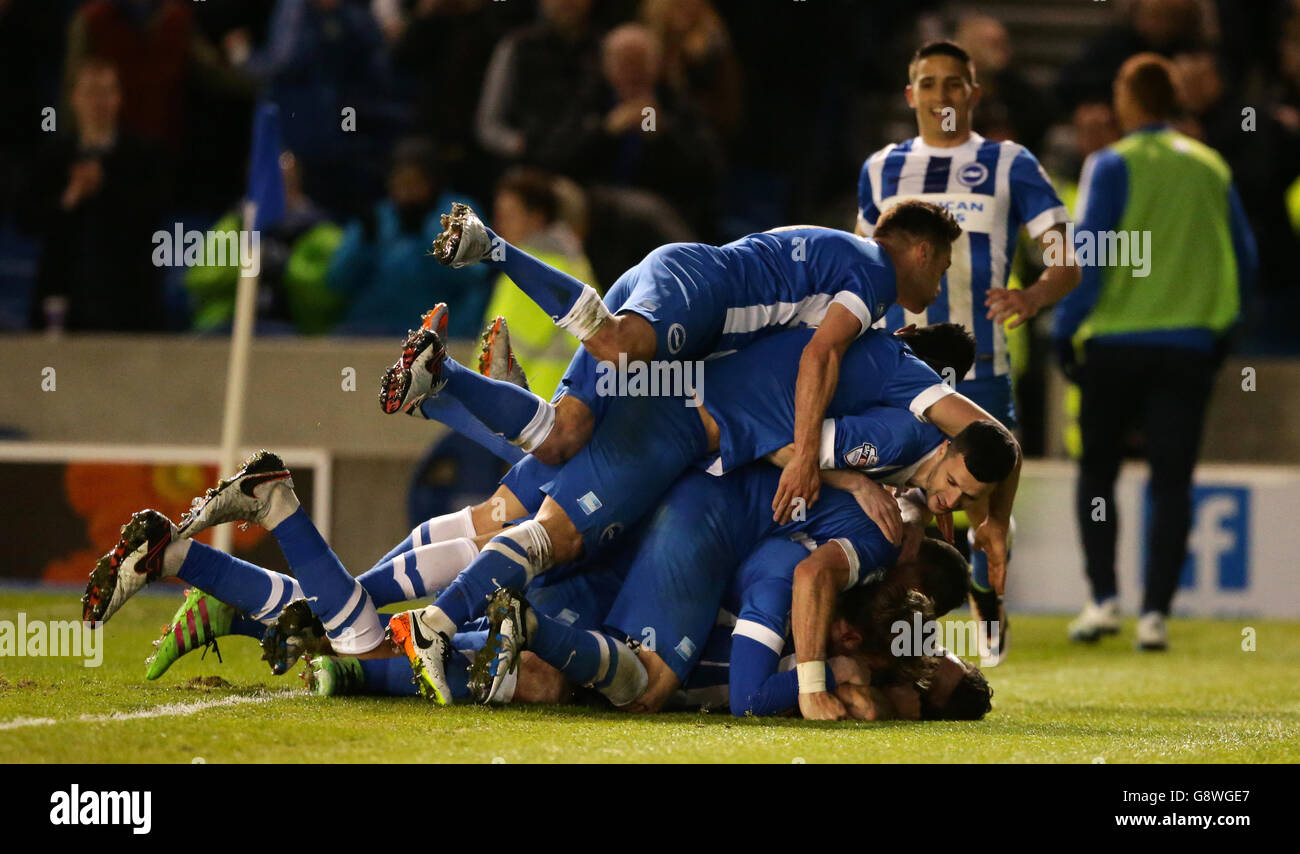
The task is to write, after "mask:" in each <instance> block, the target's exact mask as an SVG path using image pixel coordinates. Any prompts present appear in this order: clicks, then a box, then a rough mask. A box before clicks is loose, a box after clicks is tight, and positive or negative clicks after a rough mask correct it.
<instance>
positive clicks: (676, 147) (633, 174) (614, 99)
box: [537, 24, 722, 233]
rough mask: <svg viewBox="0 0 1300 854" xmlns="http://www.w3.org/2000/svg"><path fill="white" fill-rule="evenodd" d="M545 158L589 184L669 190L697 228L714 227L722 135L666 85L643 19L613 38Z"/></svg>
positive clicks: (544, 147) (542, 150)
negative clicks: (643, 24) (713, 201)
mask: <svg viewBox="0 0 1300 854" xmlns="http://www.w3.org/2000/svg"><path fill="white" fill-rule="evenodd" d="M537 154H538V160H539V161H540V162H541V163H543V164H544V165H546V166H547V167H549V168H551V169H553V170H554V171H556V172H559V173H561V174H565V175H569V176H571V177H573V178H575V179H577V180H579V181H583V182H586V183H588V184H608V185H615V186H620V187H641V188H644V189H647V190H651V191H653V192H656V193H659V194H661V195H663V196H664V197H665V198H666V199H668V201H670V202H672V203H673V204H674V205H675V206H676V207H677V208H678V209H679V210H681V211H682V212H683V214H684V215H685V216H687V217H688V218H689V219H691V220H692V221H693V223H694V224H695V225H696V227H697V228H700V229H702V230H704V231H705V232H706V233H707V232H708V231H709V227H710V226H711V225H712V218H711V217H712V213H713V207H712V204H711V201H712V199H713V198H714V194H715V192H716V190H717V187H718V182H719V178H720V174H721V170H722V163H721V152H720V150H719V147H718V143H717V137H716V136H715V135H714V133H713V131H712V129H711V128H709V126H708V124H707V123H706V122H705V121H704V120H703V119H702V118H701V117H700V116H699V114H698V113H696V112H695V110H694V109H693V108H692V107H691V105H690V104H689V103H688V102H687V101H685V100H684V99H682V98H681V97H680V96H679V95H677V94H676V93H675V92H673V90H672V89H671V88H669V87H668V86H665V85H663V82H662V76H661V63H660V54H659V44H658V42H657V41H656V40H655V37H654V35H653V34H652V33H651V32H650V30H649V29H647V28H646V27H644V26H642V25H641V24H624V25H622V26H620V27H617V28H615V29H614V30H612V31H610V33H609V34H608V35H607V36H605V39H604V42H603V45H602V50H601V74H600V76H599V78H597V79H595V80H593V81H592V84H591V85H589V86H588V87H587V89H586V90H585V91H584V93H583V94H582V95H581V96H580V97H579V98H578V100H577V103H576V104H575V105H574V108H573V109H572V110H570V111H569V114H568V115H567V116H566V117H565V118H564V119H563V120H562V121H560V122H559V123H558V124H557V125H556V126H555V128H554V129H553V130H552V131H551V133H550V134H549V135H548V136H547V138H546V140H545V142H543V143H542V144H541V146H539V148H538V152H537Z"/></svg>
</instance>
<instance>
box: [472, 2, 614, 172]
mask: <svg viewBox="0 0 1300 854" xmlns="http://www.w3.org/2000/svg"><path fill="white" fill-rule="evenodd" d="M590 14H591V0H541V20H540V21H538V22H537V23H536V24H533V25H531V26H528V27H525V28H523V29H520V30H516V31H515V32H513V33H510V34H509V35H507V36H506V37H505V38H504V39H502V40H501V42H500V43H499V44H498V45H497V47H496V50H495V51H494V52H493V54H492V61H491V63H489V65H488V69H487V73H486V75H485V77H484V82H483V94H482V96H481V98H480V99H479V105H478V116H477V121H476V125H477V130H478V139H479V144H481V145H482V146H483V148H484V149H486V150H487V151H489V152H491V153H492V154H494V155H496V156H497V157H500V158H501V159H503V160H510V161H514V160H520V159H530V160H531V159H534V158H533V157H532V153H533V148H534V147H535V146H536V145H537V141H538V139H539V138H540V137H541V136H542V135H544V134H545V133H546V132H547V131H548V130H549V129H550V128H551V126H552V125H553V124H554V123H555V120H556V117H558V116H561V115H563V114H564V112H565V110H566V109H567V108H568V106H569V104H570V102H571V101H572V100H573V93H574V92H575V91H577V90H578V89H580V88H581V87H582V83H583V81H584V80H587V79H589V78H591V77H592V76H593V75H594V74H595V72H596V40H595V38H594V37H593V35H592V32H591V24H590Z"/></svg>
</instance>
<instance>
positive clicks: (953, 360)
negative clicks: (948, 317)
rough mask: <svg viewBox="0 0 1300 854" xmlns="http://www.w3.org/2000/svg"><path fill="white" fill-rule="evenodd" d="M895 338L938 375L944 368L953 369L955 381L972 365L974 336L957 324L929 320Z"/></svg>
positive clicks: (967, 371)
mask: <svg viewBox="0 0 1300 854" xmlns="http://www.w3.org/2000/svg"><path fill="white" fill-rule="evenodd" d="M898 337H899V338H901V339H902V340H904V341H906V342H907V346H908V347H911V348H912V352H913V353H915V354H916V357H917V358H918V359H920V360H921V361H922V362H925V363H926V364H927V365H929V366H930V367H931V368H933V369H934V372H935V373H936V374H938V375H939V376H941V377H942V376H943V372H944V369H945V368H952V370H953V378H954V380H960V379H961V378H962V377H964V376H966V374H968V373H970V369H971V365H974V364H975V336H974V335H971V334H970V333H969V332H968V331H966V327H965V326H962V325H961V324H960V323H950V322H947V321H945V322H943V323H931V324H930V325H929V326H921V327H918V328H916V329H913V330H912V331H911V332H903V333H900V334H899V335H898Z"/></svg>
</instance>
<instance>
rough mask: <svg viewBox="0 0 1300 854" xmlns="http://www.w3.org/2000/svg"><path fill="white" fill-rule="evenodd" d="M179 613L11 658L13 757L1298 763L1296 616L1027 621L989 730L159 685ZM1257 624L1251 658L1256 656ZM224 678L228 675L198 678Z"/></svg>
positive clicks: (38, 598)
mask: <svg viewBox="0 0 1300 854" xmlns="http://www.w3.org/2000/svg"><path fill="white" fill-rule="evenodd" d="M76 598H77V597H76V594H75V593H60V594H54V593H43V592H26V591H24V592H14V591H12V590H8V591H0V620H10V621H16V619H17V613H18V612H20V611H21V612H24V613H25V614H26V617H27V619H28V620H65V619H70V618H73V616H74V615H75V614H76V612H77V610H78V603H77V601H76ZM179 601H180V594H179V588H178V589H177V591H176V592H175V593H173V594H171V595H165V596H164V595H142V596H139V597H137V599H136V600H134V601H132V602H131V603H130V604H129V605H127V606H126V607H125V608H124V609H123V610H122V611H121V612H119V613H118V614H117V615H116V616H115V617H114V619H113V621H112V622H111V623H110V624H109V625H108V626H106V627H105V628H104V629H103V630H102V631H103V632H104V638H103V649H104V658H103V664H102V666H100V667H98V668H86V667H83V666H82V664H81V661H80V660H78V659H69V658H30V657H14V658H10V657H4V658H0V676H2V677H3V678H2V679H0V762H7V763H11V762H168V763H171V762H175V763H187V762H196V761H203V762H270V763H283V762H404V761H410V760H411V759H413V758H414V757H419V758H420V759H421V761H446V762H484V763H486V762H494V761H496V762H502V761H504V762H508V763H515V762H776V763H790V762H799V761H803V762H810V763H811V762H968V761H974V762H1081V763H1087V762H1101V761H1104V762H1107V763H1117V762H1230V763H1247V762H1248V763H1262V762H1287V763H1294V762H1297V761H1300V694H1297V692H1296V679H1295V677H1296V673H1297V668H1296V665H1297V654H1298V653H1300V623H1294V622H1278V621H1268V620H1223V621H1211V620H1194V621H1193V620H1175V621H1173V622H1172V623H1171V627H1170V640H1171V651H1170V652H1168V653H1164V654H1159V653H1145V654H1143V653H1138V652H1136V651H1134V650H1133V647H1132V641H1133V635H1132V632H1133V621H1132V619H1130V620H1128V621H1127V623H1126V626H1125V631H1124V632H1123V633H1121V635H1120V636H1119V637H1118V638H1114V639H1109V640H1108V641H1104V642H1102V643H1101V644H1099V645H1097V646H1095V647H1075V646H1071V645H1069V644H1067V643H1066V641H1065V638H1064V629H1065V623H1066V618H1063V617H1031V616H1019V617H1015V616H1014V615H1013V628H1012V630H1013V646H1012V653H1011V656H1010V659H1009V660H1008V662H1007V663H1006V664H1004V665H1002V666H999V667H994V668H990V669H989V670H988V671H987V675H988V677H989V681H990V683H991V684H992V685H993V687H994V691H995V694H994V698H993V712H992V713H991V714H990V715H989V716H988V717H987V718H986V719H985V720H983V721H980V722H975V723H912V722H883V723H865V722H845V723H809V722H804V721H800V720H793V719H768V720H758V719H748V720H743V719H736V718H732V717H731V716H729V715H726V714H718V713H716V712H715V713H709V714H704V713H674V714H662V715H657V716H645V717H633V716H629V715H623V714H618V713H614V712H597V711H592V710H588V709H580V708H564V707H540V706H536V707H523V706H519V707H512V708H481V707H474V706H456V707H449V708H436V707H433V706H430V705H428V704H426V703H425V702H424V701H422V700H419V699H415V698H411V699H406V698H384V697H347V698H319V697H314V696H310V695H307V694H306V692H305V691H304V690H303V688H302V685H303V683H302V682H301V681H300V680H299V679H297V678H296V677H294V676H285V677H280V678H277V677H273V676H271V675H270V672H269V671H268V670H267V668H266V665H265V664H263V663H262V662H260V661H259V660H258V657H259V651H258V649H257V645H256V644H255V643H254V642H253V641H252V640H250V639H247V638H240V637H232V638H227V639H226V640H225V641H224V642H223V644H222V654H223V656H224V658H225V663H224V664H222V663H218V662H217V660H216V658H215V657H214V656H213V655H212V654H211V653H210V652H209V653H208V655H207V658H206V659H200V655H199V653H193V654H191V655H188V656H186V657H184V658H182V659H181V660H180V662H179V663H177V664H176V665H175V666H173V667H172V669H171V670H170V671H169V672H168V673H167V674H166V675H165V676H164V677H163V678H162V679H160V680H158V681H156V682H146V681H145V680H144V659H145V657H146V656H147V655H148V653H149V652H150V651H151V647H150V643H151V641H152V640H153V639H154V638H156V637H157V636H158V635H157V633H158V630H159V627H160V626H162V625H163V624H164V623H166V622H167V620H168V619H169V618H170V617H171V614H172V612H173V611H174V610H175V608H176V606H177V604H178V603H179ZM1246 626H1250V627H1253V628H1254V629H1255V647H1256V648H1255V651H1245V650H1243V649H1242V630H1243V628H1244V627H1246ZM298 670H301V665H299V666H298V667H296V668H295V672H296V671H298ZM214 676H215V677H220V679H221V680H224V681H222V682H218V683H217V684H215V685H212V684H211V683H213V682H216V681H217V680H211V679H209V680H208V683H205V684H197V681H196V680H197V678H198V677H214ZM159 711H163V712H168V714H162V715H160V714H158V712H159Z"/></svg>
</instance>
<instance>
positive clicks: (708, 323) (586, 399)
mask: <svg viewBox="0 0 1300 854" xmlns="http://www.w3.org/2000/svg"><path fill="white" fill-rule="evenodd" d="M709 248H712V247H701V246H700V245H699V244H694V243H670V244H668V245H667V246H660V247H659V248H658V249H656V250H654V251H653V252H651V253H650V254H649V255H647V256H646V257H645V258H643V259H642V260H641V263H639V264H637V265H636V266H635V267H633V268H631V269H630V270H627V271H626V272H624V273H623V275H621V276H619V277H618V281H616V282H615V283H614V284H613V285H612V286H611V287H610V289H609V290H608V291H606V292H605V298H604V302H605V305H606V306H608V307H609V310H610V311H612V312H614V313H615V314H623V313H630V314H635V315H637V316H639V317H643V318H645V319H646V320H647V321H648V322H649V323H650V325H651V326H653V327H654V330H655V358H656V359H660V360H678V359H695V358H703V357H704V356H706V355H708V354H709V353H711V352H713V348H714V346H715V345H716V344H717V341H718V338H719V336H720V335H721V333H722V327H723V324H724V322H725V320H726V315H727V311H726V307H725V306H723V305H722V304H721V301H720V300H718V299H717V298H716V296H715V295H714V294H713V293H712V292H711V291H709V290H708V289H706V288H701V287H699V286H698V285H697V284H696V283H695V282H694V281H693V278H692V275H691V274H690V273H685V274H683V273H680V272H679V271H681V270H682V269H683V266H684V263H685V264H689V265H691V266H692V267H695V268H699V267H700V266H705V267H707V266H708V265H709V264H710V263H716V262H713V261H710V260H709V259H708V258H706V257H705V256H704V255H703V254H702V253H703V251H704V250H705V249H709ZM694 278H699V270H698V269H696V270H694ZM596 365H597V363H596V360H595V359H594V358H593V357H592V356H591V354H590V353H588V352H587V348H585V347H579V348H578V350H577V352H575V353H574V354H573V358H572V359H571V360H570V361H569V367H568V369H567V370H566V371H565V372H564V378H563V379H562V380H561V382H560V387H559V388H558V389H557V390H556V393H555V397H553V398H552V402H554V401H556V400H559V399H560V397H562V396H564V395H569V396H571V397H573V398H575V399H577V400H580V401H582V402H583V403H585V404H586V405H587V408H588V409H590V410H591V412H592V415H593V416H595V419H596V421H597V422H599V421H600V419H601V418H603V417H604V414H605V409H606V407H607V406H608V404H609V400H608V398H607V397H603V396H600V395H597V394H596Z"/></svg>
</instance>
